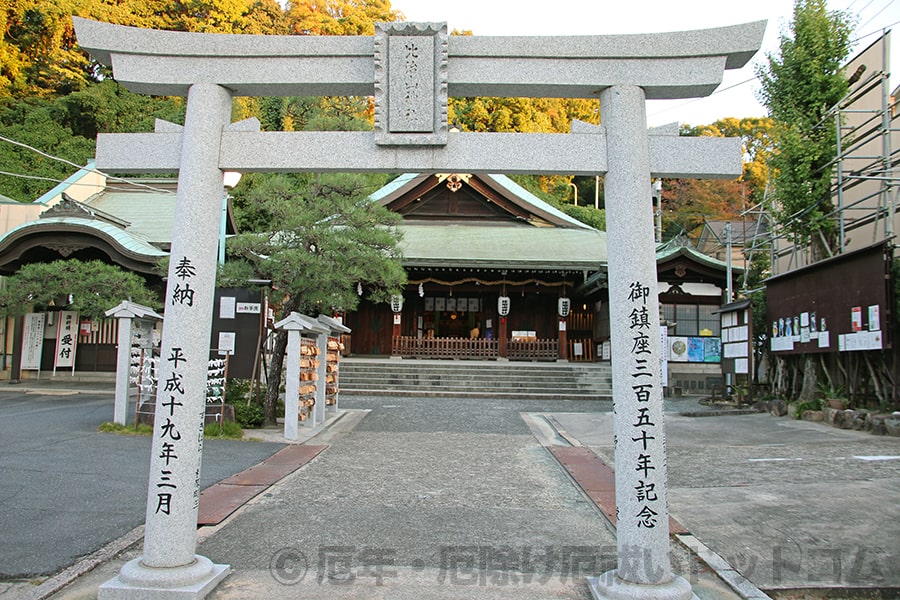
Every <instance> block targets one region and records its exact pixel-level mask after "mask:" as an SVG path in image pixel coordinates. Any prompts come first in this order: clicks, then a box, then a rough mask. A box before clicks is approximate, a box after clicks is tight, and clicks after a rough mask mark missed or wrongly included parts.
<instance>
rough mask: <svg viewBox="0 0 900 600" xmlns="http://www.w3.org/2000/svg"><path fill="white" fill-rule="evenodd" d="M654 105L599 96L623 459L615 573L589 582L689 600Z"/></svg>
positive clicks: (639, 96)
mask: <svg viewBox="0 0 900 600" xmlns="http://www.w3.org/2000/svg"><path fill="white" fill-rule="evenodd" d="M645 100H646V97H645V94H644V90H643V89H642V88H640V87H638V86H634V85H618V86H612V87H609V88H606V89H605V90H604V91H603V92H602V93H601V95H600V110H601V121H602V123H603V125H604V126H605V128H606V135H607V160H608V164H609V169H608V171H607V175H606V181H605V184H604V185H605V188H604V189H605V195H606V223H607V227H606V231H607V247H608V248H609V249H610V251H609V257H608V265H609V307H610V309H609V310H610V325H611V338H612V357H613V361H612V368H613V413H614V424H615V454H616V461H615V462H616V543H617V557H618V562H617V568H616V569H615V570H612V571H608V572H606V573H604V574H602V575H601V576H600V577H596V578H590V580H589V585H590V589H591V593H592V594H593V596H594V598H596V599H598V600H600V599H604V600H614V599H615V600H619V599H622V600H625V599H633V598H644V599H653V600H690V599H691V598H692V597H693V591H692V589H691V585H690V584H689V583H688V581H687V580H685V579H684V578H682V577H679V576H677V575H674V574H673V573H672V567H671V563H670V560H669V509H668V498H667V493H666V492H667V489H666V488H667V475H666V435H665V426H664V423H663V388H662V373H661V367H660V356H661V354H660V353H661V352H662V348H661V347H660V346H661V344H660V337H659V297H658V293H659V292H658V289H657V287H658V286H657V277H656V244H655V241H654V232H653V207H652V203H651V202H650V196H651V189H650V187H651V181H650V145H649V140H648V136H647V115H646V102H645Z"/></svg>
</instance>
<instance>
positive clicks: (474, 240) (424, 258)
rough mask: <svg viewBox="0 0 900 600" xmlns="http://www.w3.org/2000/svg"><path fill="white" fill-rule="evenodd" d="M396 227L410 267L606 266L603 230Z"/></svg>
mask: <svg viewBox="0 0 900 600" xmlns="http://www.w3.org/2000/svg"><path fill="white" fill-rule="evenodd" d="M400 230H401V231H402V232H403V241H402V242H401V243H400V247H401V249H402V251H403V257H404V260H403V262H404V264H405V265H406V266H411V267H412V266H415V267H427V266H433V267H442V266H454V267H459V266H463V267H472V268H478V267H480V268H530V269H549V270H559V269H576V270H585V269H586V270H591V271H593V270H597V269H600V268H602V267H603V266H604V265H605V264H606V233H605V232H602V231H597V230H596V229H591V228H587V229H563V228H557V227H532V226H530V225H498V226H492V225H462V224H458V223H441V224H438V223H410V222H405V223H403V224H402V225H401V226H400Z"/></svg>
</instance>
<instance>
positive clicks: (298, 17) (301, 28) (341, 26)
mask: <svg viewBox="0 0 900 600" xmlns="http://www.w3.org/2000/svg"><path fill="white" fill-rule="evenodd" d="M402 17H403V15H402V14H401V13H399V12H397V11H395V10H393V9H392V8H391V3H390V0H315V1H297V2H291V3H289V4H288V9H287V21H288V26H289V28H290V31H291V33H294V34H299V35H372V34H374V33H375V23H376V22H391V21H399V20H400V19H401V18H402Z"/></svg>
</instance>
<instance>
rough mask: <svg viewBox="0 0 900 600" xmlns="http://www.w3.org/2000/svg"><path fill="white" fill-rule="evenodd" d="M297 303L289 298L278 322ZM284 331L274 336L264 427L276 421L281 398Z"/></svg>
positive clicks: (264, 407)
mask: <svg viewBox="0 0 900 600" xmlns="http://www.w3.org/2000/svg"><path fill="white" fill-rule="evenodd" d="M298 303H299V301H298V300H297V299H296V298H295V297H294V296H290V297H288V298H287V299H286V300H285V301H284V304H283V305H282V307H281V311H280V315H279V320H281V319H284V318H285V317H287V316H288V315H289V314H291V313H292V312H294V311H295V310H296V309H297V305H298ZM287 338H288V334H287V332H286V331H278V332H277V333H276V334H275V344H274V347H273V348H272V364H271V365H270V367H269V381H268V387H267V388H266V400H265V402H264V403H263V421H264V423H265V424H266V425H275V424H276V423H277V419H278V400H279V399H280V397H281V380H282V378H283V376H284V354H285V352H286V350H287Z"/></svg>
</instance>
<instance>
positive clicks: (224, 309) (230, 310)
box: [219, 296, 237, 319]
mask: <svg viewBox="0 0 900 600" xmlns="http://www.w3.org/2000/svg"><path fill="white" fill-rule="evenodd" d="M236 305H237V299H236V298H235V297H234V296H222V297H221V298H219V318H220V319H233V318H234V311H235V307H236Z"/></svg>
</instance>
